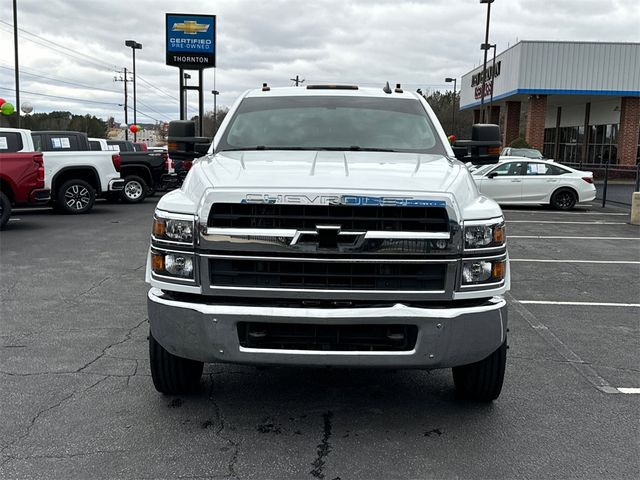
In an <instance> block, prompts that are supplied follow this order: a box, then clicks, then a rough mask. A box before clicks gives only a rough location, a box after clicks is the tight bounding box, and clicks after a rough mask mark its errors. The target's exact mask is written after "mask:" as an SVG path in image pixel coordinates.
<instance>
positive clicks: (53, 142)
mask: <svg viewBox="0 0 640 480" xmlns="http://www.w3.org/2000/svg"><path fill="white" fill-rule="evenodd" d="M51 145H52V146H53V148H62V142H60V139H59V138H52V139H51Z"/></svg>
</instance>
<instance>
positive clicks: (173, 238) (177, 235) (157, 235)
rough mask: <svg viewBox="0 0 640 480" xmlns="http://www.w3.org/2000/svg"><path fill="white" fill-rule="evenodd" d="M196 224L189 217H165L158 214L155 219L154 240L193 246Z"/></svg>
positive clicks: (172, 215)
mask: <svg viewBox="0 0 640 480" xmlns="http://www.w3.org/2000/svg"><path fill="white" fill-rule="evenodd" d="M194 231H195V222H194V219H193V217H190V216H188V215H174V214H171V216H168V215H167V216H164V215H163V214H162V213H159V212H156V215H155V216H154V217H153V238H154V239H155V240H159V241H165V242H167V241H168V242H172V243H182V244H188V245H193V239H194Z"/></svg>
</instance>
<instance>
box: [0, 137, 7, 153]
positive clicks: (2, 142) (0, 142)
mask: <svg viewBox="0 0 640 480" xmlns="http://www.w3.org/2000/svg"><path fill="white" fill-rule="evenodd" d="M8 148H9V145H8V144H7V137H0V150H7V149H8Z"/></svg>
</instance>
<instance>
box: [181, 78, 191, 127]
mask: <svg viewBox="0 0 640 480" xmlns="http://www.w3.org/2000/svg"><path fill="white" fill-rule="evenodd" d="M182 78H183V80H184V86H185V87H186V86H187V80H189V79H190V78H191V75H190V74H188V73H186V72H183V73H182ZM183 95H184V118H185V120H186V119H188V118H189V105H188V104H187V101H188V100H189V91H188V90H187V89H186V88H185V89H184V91H183Z"/></svg>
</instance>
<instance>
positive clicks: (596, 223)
mask: <svg viewBox="0 0 640 480" xmlns="http://www.w3.org/2000/svg"><path fill="white" fill-rule="evenodd" d="M507 223H553V224H559V223H562V224H573V225H628V223H627V222H598V221H595V222H558V221H555V220H509V219H508V218H507Z"/></svg>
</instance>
